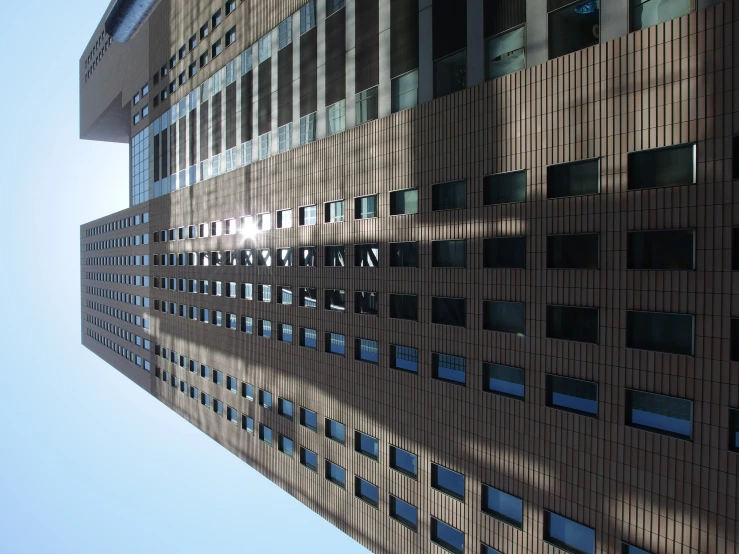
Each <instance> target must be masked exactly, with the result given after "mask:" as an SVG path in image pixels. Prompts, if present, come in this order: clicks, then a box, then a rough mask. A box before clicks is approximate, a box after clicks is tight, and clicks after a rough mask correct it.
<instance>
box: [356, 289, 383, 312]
mask: <svg viewBox="0 0 739 554" xmlns="http://www.w3.org/2000/svg"><path fill="white" fill-rule="evenodd" d="M379 297H380V295H379V294H377V293H376V292H364V291H358V292H355V293H354V313H357V314H363V315H377V312H378V310H379V303H380V300H379Z"/></svg>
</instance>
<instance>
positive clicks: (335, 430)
mask: <svg viewBox="0 0 739 554" xmlns="http://www.w3.org/2000/svg"><path fill="white" fill-rule="evenodd" d="M326 437H328V438H329V439H332V440H335V441H336V442H340V443H341V444H345V443H346V425H344V424H343V423H339V422H338V421H334V420H333V419H329V418H326Z"/></svg>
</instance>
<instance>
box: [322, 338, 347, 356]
mask: <svg viewBox="0 0 739 554" xmlns="http://www.w3.org/2000/svg"><path fill="white" fill-rule="evenodd" d="M326 350H327V352H331V353H332V354H339V355H341V356H343V355H344V354H345V353H346V346H345V344H344V335H339V334H337V333H326Z"/></svg>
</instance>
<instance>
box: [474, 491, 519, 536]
mask: <svg viewBox="0 0 739 554" xmlns="http://www.w3.org/2000/svg"><path fill="white" fill-rule="evenodd" d="M482 511H483V512H485V513H486V514H488V515H490V516H492V517H494V518H496V519H500V520H501V521H505V522H506V523H510V524H511V525H513V526H515V527H518V528H519V529H520V528H521V527H522V526H523V500H521V499H520V498H517V497H515V496H513V495H510V494H508V493H505V492H503V491H501V490H499V489H496V488H494V487H491V486H489V485H483V486H482Z"/></svg>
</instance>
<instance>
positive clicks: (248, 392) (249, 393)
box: [241, 383, 254, 400]
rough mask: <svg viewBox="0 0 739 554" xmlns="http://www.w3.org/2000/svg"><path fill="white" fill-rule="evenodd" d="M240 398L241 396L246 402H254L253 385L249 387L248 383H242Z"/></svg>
mask: <svg viewBox="0 0 739 554" xmlns="http://www.w3.org/2000/svg"><path fill="white" fill-rule="evenodd" d="M241 396H243V397H244V398H246V399H247V400H254V385H250V384H249V383H242V384H241Z"/></svg>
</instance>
